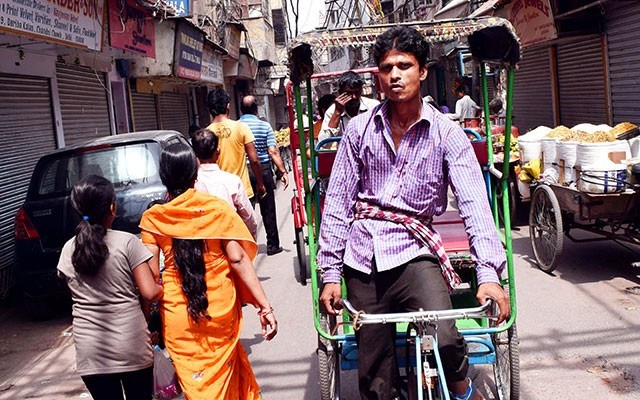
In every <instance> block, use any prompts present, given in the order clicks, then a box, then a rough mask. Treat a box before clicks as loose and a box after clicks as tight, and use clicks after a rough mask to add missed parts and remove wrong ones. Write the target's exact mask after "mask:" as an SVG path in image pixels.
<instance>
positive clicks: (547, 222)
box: [529, 184, 564, 272]
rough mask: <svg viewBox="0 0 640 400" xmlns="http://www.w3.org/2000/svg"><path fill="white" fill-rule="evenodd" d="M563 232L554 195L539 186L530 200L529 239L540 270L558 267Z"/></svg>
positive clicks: (543, 186)
mask: <svg viewBox="0 0 640 400" xmlns="http://www.w3.org/2000/svg"><path fill="white" fill-rule="evenodd" d="M563 232H564V230H563V224H562V213H561V212H560V205H559V203H558V199H557V198H556V195H555V194H554V193H553V190H552V189H551V188H550V187H549V186H548V185H544V184H542V185H539V186H538V187H537V188H536V190H535V191H534V192H533V198H532V199H531V210H530V212H529V238H530V239H531V247H532V248H533V254H534V256H535V258H536V263H537V264H538V268H540V269H541V270H543V271H545V272H552V271H553V270H555V269H556V267H557V266H558V259H559V258H560V252H561V251H562V241H563Z"/></svg>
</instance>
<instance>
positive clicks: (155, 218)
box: [140, 143, 278, 400]
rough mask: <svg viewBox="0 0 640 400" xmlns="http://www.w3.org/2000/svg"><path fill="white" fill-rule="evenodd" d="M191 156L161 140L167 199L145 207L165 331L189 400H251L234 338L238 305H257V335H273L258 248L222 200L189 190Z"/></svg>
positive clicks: (252, 383)
mask: <svg viewBox="0 0 640 400" xmlns="http://www.w3.org/2000/svg"><path fill="white" fill-rule="evenodd" d="M196 173H197V159H196V155H195V154H194V152H193V150H192V149H191V148H190V147H189V146H188V145H186V144H183V143H174V144H171V145H169V146H167V147H166V148H165V149H164V151H163V152H162V154H161V156H160V179H161V180H162V183H163V184H164V185H165V186H166V187H167V193H168V194H169V202H168V203H166V204H162V205H155V206H153V207H151V208H150V209H149V210H147V211H146V212H145V213H144V214H143V216H142V220H141V222H140V228H141V229H142V241H143V243H145V244H146V245H147V248H148V249H149V250H150V251H151V253H152V254H153V258H152V259H151V260H150V265H151V268H152V270H153V271H158V270H159V255H160V251H162V253H163V254H164V256H165V269H164V271H163V273H162V285H163V287H164V297H163V301H162V302H161V303H160V315H161V317H162V325H163V326H162V328H163V337H164V341H165V345H166V347H167V350H168V351H169V355H170V356H171V359H172V360H173V363H174V365H175V368H176V372H177V374H178V380H179V381H180V386H181V387H182V389H183V390H184V393H185V395H186V397H187V398H188V399H189V400H210V399H221V400H236V399H244V400H257V399H261V398H262V397H261V394H260V388H259V386H258V384H257V382H256V379H255V377H254V374H253V371H252V368H251V365H250V364H249V359H248V357H247V353H246V352H245V350H244V348H243V347H242V344H241V343H240V328H241V326H242V319H243V313H242V304H243V303H246V304H253V305H254V306H255V307H256V308H258V310H259V311H258V318H259V319H260V324H261V326H262V335H263V337H264V338H265V339H266V340H271V339H272V338H273V337H274V336H275V335H276V333H277V329H278V328H277V322H276V318H275V315H274V313H273V308H272V307H271V304H270V303H269V301H268V299H267V296H266V295H265V293H264V291H263V289H262V286H261V285H260V282H259V281H258V277H257V276H256V273H255V271H254V268H253V265H252V262H253V259H254V258H255V256H256V253H257V250H258V246H257V245H256V243H255V241H254V240H253V238H252V237H251V234H250V233H249V230H248V229H247V228H246V226H245V225H244V223H242V220H241V219H240V217H239V216H238V214H237V213H236V212H235V211H234V210H233V209H232V208H231V206H229V204H227V202H226V201H224V200H222V199H220V198H218V197H214V196H210V195H208V194H205V193H201V192H198V191H196V190H194V189H193V186H194V184H195V181H196Z"/></svg>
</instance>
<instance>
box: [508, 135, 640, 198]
mask: <svg viewBox="0 0 640 400" xmlns="http://www.w3.org/2000/svg"><path fill="white" fill-rule="evenodd" d="M638 135H640V130H638V126H636V125H634V124H632V123H630V122H622V123H619V124H617V125H616V126H614V127H613V128H612V127H610V126H608V125H605V124H602V125H593V124H588V123H585V124H579V125H576V126H574V127H572V128H568V127H566V126H564V125H560V126H558V127H555V128H553V129H551V128H548V127H546V126H539V127H537V128H535V129H533V130H531V131H529V132H527V133H526V134H524V135H521V136H520V138H519V141H518V146H519V151H520V159H521V165H520V166H519V167H518V168H517V170H516V173H517V174H518V189H519V191H520V194H521V195H522V197H523V198H525V199H526V198H528V197H529V186H528V185H529V184H531V183H535V182H543V183H546V184H559V185H562V186H567V187H570V188H572V189H576V190H579V191H581V192H587V193H617V192H623V191H625V190H631V189H629V185H627V184H625V182H626V183H631V184H634V183H637V182H634V177H633V174H631V173H629V171H630V170H631V168H632V167H633V165H634V164H637V163H640V137H639V136H638Z"/></svg>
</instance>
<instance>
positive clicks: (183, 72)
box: [174, 23, 204, 81]
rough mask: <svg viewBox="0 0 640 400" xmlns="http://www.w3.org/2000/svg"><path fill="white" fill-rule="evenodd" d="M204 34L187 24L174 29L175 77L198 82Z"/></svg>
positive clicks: (181, 24)
mask: <svg viewBox="0 0 640 400" xmlns="http://www.w3.org/2000/svg"><path fill="white" fill-rule="evenodd" d="M203 44H204V34H203V33H202V31H199V30H198V29H196V28H194V27H193V26H191V25H189V24H187V23H178V26H177V28H176V46H175V63H174V65H175V71H174V73H175V75H176V76H177V77H180V78H186V79H192V80H194V81H199V80H200V73H201V68H202V47H203Z"/></svg>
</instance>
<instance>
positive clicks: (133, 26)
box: [109, 0, 156, 58]
mask: <svg viewBox="0 0 640 400" xmlns="http://www.w3.org/2000/svg"><path fill="white" fill-rule="evenodd" d="M153 21H154V19H153V16H152V15H151V11H149V10H146V9H144V8H142V7H139V6H138V5H136V4H135V3H134V2H133V0H109V41H110V43H111V46H112V47H116V48H118V49H122V50H127V51H130V52H132V53H136V54H140V55H143V56H145V57H150V58H156V38H155V28H154V22H153Z"/></svg>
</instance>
